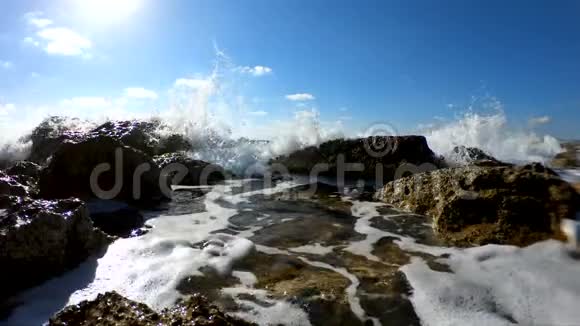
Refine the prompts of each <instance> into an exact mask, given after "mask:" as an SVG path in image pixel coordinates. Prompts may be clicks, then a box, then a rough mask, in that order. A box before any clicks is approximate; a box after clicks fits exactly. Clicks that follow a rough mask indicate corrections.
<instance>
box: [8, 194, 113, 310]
mask: <svg viewBox="0 0 580 326" xmlns="http://www.w3.org/2000/svg"><path fill="white" fill-rule="evenodd" d="M110 241H111V238H109V237H108V236H107V235H106V234H104V233H103V232H101V231H99V230H97V229H95V228H94V227H93V224H92V223H91V220H90V218H89V213H88V210H87V208H86V206H85V205H84V203H83V202H81V201H80V200H77V199H66V200H58V201H48V200H34V199H30V198H25V197H15V196H0V266H2V277H1V278H0V287H1V288H2V294H1V295H0V297H2V296H9V295H11V294H13V293H15V292H16V291H19V290H22V289H24V288H27V287H30V286H33V285H36V284H38V283H39V282H41V281H43V280H46V279H49V278H51V277H53V276H56V275H58V274H60V273H62V272H64V271H66V270H68V269H70V268H72V267H74V266H76V265H78V264H79V263H80V262H82V261H84V260H85V259H86V258H87V257H89V256H91V255H93V254H97V253H99V251H100V250H101V249H103V248H104V247H105V246H106V245H108V243H110ZM0 299H1V298H0ZM0 301H1V300H0Z"/></svg>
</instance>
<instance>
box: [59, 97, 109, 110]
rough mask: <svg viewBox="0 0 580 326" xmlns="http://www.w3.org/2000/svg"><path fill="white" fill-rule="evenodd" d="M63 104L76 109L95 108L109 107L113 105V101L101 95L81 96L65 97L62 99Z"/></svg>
mask: <svg viewBox="0 0 580 326" xmlns="http://www.w3.org/2000/svg"><path fill="white" fill-rule="evenodd" d="M61 105H62V106H65V107H72V108H75V109H83V108H85V109H94V108H103V107H108V106H110V105H111V101H109V100H108V99H106V98H104V97H99V96H80V97H73V98H69V99H64V100H62V101H61Z"/></svg>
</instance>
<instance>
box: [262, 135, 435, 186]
mask: <svg viewBox="0 0 580 326" xmlns="http://www.w3.org/2000/svg"><path fill="white" fill-rule="evenodd" d="M340 155H342V157H344V159H345V163H361V164H362V167H364V170H363V171H347V172H346V177H347V178H349V177H356V178H359V177H362V178H367V179H375V178H376V167H377V165H379V164H382V167H383V178H382V179H383V180H393V179H394V177H395V175H396V174H397V173H401V171H397V169H398V168H399V166H400V165H401V164H403V163H408V164H409V165H410V164H413V165H415V166H421V165H422V164H424V163H427V164H428V167H429V169H435V168H437V167H439V166H440V165H441V159H440V158H438V157H437V156H436V155H435V154H434V153H433V152H432V151H431V149H430V148H429V146H428V145H427V140H426V139H425V137H423V136H376V137H368V138H359V139H338V140H331V141H327V142H325V143H322V144H321V145H320V146H318V147H308V148H305V149H302V150H298V151H296V152H294V153H292V154H290V155H288V156H282V157H278V158H276V159H274V160H272V161H271V162H270V163H271V164H282V165H283V166H285V167H286V168H287V169H288V170H289V172H290V173H296V174H310V173H311V171H312V169H313V168H314V166H315V165H316V164H319V163H323V164H328V170H326V171H321V173H320V175H333V176H336V175H337V174H336V173H337V170H338V169H339V168H340V166H339V164H337V162H338V159H339V157H340ZM403 172H404V171H403Z"/></svg>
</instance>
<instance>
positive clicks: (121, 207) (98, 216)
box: [87, 199, 145, 237]
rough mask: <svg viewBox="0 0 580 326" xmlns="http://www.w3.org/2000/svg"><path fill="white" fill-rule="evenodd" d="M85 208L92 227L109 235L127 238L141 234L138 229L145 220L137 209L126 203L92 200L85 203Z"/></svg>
mask: <svg viewBox="0 0 580 326" xmlns="http://www.w3.org/2000/svg"><path fill="white" fill-rule="evenodd" d="M87 208H88V209H89V214H90V217H91V220H92V221H93V225H94V226H96V227H97V228H99V229H101V230H102V231H104V232H105V233H107V234H109V235H114V236H117V237H129V236H132V235H140V234H142V233H141V231H140V230H139V229H140V228H141V227H142V226H143V224H144V222H145V218H144V217H143V215H141V213H140V212H139V210H138V209H137V208H135V207H132V206H130V205H128V204H127V203H123V202H118V201H114V200H101V199H92V200H89V201H88V202H87Z"/></svg>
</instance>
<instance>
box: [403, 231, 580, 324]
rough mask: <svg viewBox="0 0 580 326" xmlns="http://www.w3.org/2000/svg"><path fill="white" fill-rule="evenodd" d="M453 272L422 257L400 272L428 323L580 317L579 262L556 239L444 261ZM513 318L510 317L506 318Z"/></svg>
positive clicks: (523, 321) (559, 320)
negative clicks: (431, 265)
mask: <svg viewBox="0 0 580 326" xmlns="http://www.w3.org/2000/svg"><path fill="white" fill-rule="evenodd" d="M441 261H442V262H443V263H446V264H448V265H449V266H450V268H451V270H452V271H453V273H442V272H436V271H433V270H430V269H429V267H428V266H427V265H426V264H425V263H424V262H423V261H422V260H420V259H418V258H415V259H413V261H412V263H411V264H409V265H407V266H404V267H402V268H401V270H402V271H403V272H404V273H405V275H406V276H407V279H408V280H409V282H410V284H411V286H412V287H413V295H412V297H411V301H412V303H413V306H414V307H415V310H416V312H417V314H418V315H419V317H420V318H421V321H422V323H423V324H424V325H427V326H428V325H511V324H512V323H511V322H510V320H511V319H513V320H515V321H517V323H518V324H521V325H575V324H577V323H578V321H579V320H580V309H578V302H580V278H578V275H580V261H578V260H577V259H573V258H572V257H571V256H570V252H569V250H568V248H567V247H566V246H565V245H564V244H562V243H559V242H557V241H554V240H550V241H544V242H540V243H536V244H534V245H532V246H529V247H527V248H516V247H511V246H498V245H487V246H483V247H476V248H470V249H465V250H456V251H455V252H454V253H453V254H452V255H451V257H450V258H449V259H444V260H441ZM505 316H509V317H507V318H506V317H505Z"/></svg>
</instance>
